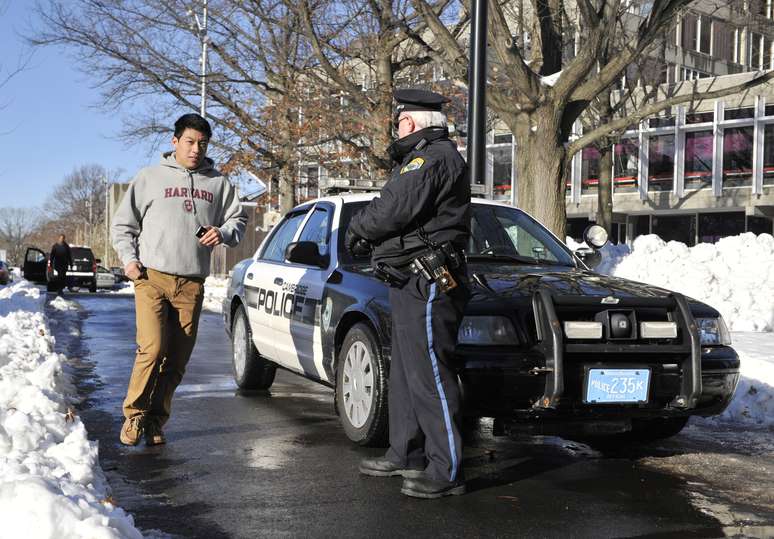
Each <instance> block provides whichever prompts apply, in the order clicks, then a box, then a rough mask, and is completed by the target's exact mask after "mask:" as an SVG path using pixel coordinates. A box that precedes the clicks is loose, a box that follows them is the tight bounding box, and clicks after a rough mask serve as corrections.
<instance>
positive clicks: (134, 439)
mask: <svg viewBox="0 0 774 539" xmlns="http://www.w3.org/2000/svg"><path fill="white" fill-rule="evenodd" d="M144 422H145V421H144V418H143V416H141V415H136V416H133V417H130V418H128V419H126V420H125V421H124V425H123V426H122V427H121V436H120V437H119V439H120V440H121V443H122V444H124V445H137V444H139V443H140V439H142V431H143V423H144Z"/></svg>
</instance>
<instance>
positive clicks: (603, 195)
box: [597, 144, 613, 236]
mask: <svg viewBox="0 0 774 539" xmlns="http://www.w3.org/2000/svg"><path fill="white" fill-rule="evenodd" d="M597 149H598V150H599V184H598V186H597V224H598V225H599V226H602V227H604V228H605V230H607V234H608V236H609V235H610V233H611V231H612V227H613V152H612V149H611V148H610V144H601V145H599V147H598V148H597Z"/></svg>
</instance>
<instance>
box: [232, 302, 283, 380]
mask: <svg viewBox="0 0 774 539" xmlns="http://www.w3.org/2000/svg"><path fill="white" fill-rule="evenodd" d="M231 366H232V369H233V373H234V381H235V382H236V385H237V386H238V387H239V388H240V389H269V388H270V387H271V385H272V384H273V383H274V376H275V375H276V373H277V368H276V367H275V365H274V364H273V363H271V362H269V361H267V360H266V359H264V358H262V357H261V355H260V354H259V353H258V350H256V349H255V345H254V344H253V336H252V332H251V331H250V324H249V323H248V321H247V314H245V310H244V308H243V307H241V306H240V307H238V308H237V310H236V312H235V313H234V324H233V326H232V328H231Z"/></svg>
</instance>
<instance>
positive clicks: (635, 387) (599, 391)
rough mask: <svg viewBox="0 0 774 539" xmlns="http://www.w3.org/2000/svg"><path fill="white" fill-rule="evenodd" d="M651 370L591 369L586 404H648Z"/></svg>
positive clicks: (587, 380) (587, 378)
mask: <svg viewBox="0 0 774 539" xmlns="http://www.w3.org/2000/svg"><path fill="white" fill-rule="evenodd" d="M649 382H650V369H589V370H588V374H587V375H586V399H585V402H588V403H594V404H607V403H619V402H624V403H625V402H648V385H649V384H648V383H649Z"/></svg>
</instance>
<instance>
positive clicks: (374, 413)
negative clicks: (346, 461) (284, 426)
mask: <svg viewBox="0 0 774 539" xmlns="http://www.w3.org/2000/svg"><path fill="white" fill-rule="evenodd" d="M387 391H388V390H387V364H386V361H385V359H384V355H383V354H382V349H381V347H380V346H379V342H378V340H377V338H376V335H375V333H374V331H373V330H372V329H371V327H370V326H368V325H367V324H364V323H362V322H359V323H357V324H355V325H354V326H352V328H350V330H349V331H348V332H347V335H346V337H344V342H343V343H342V344H341V350H340V351H339V356H338V359H337V362H336V409H337V410H338V412H339V420H340V421H341V425H342V426H343V427H344V432H345V433H346V434H347V437H348V438H349V439H350V440H352V441H353V442H355V443H356V444H358V445H362V446H369V447H385V446H386V445H387V441H388V438H389V419H388V416H387Z"/></svg>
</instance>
